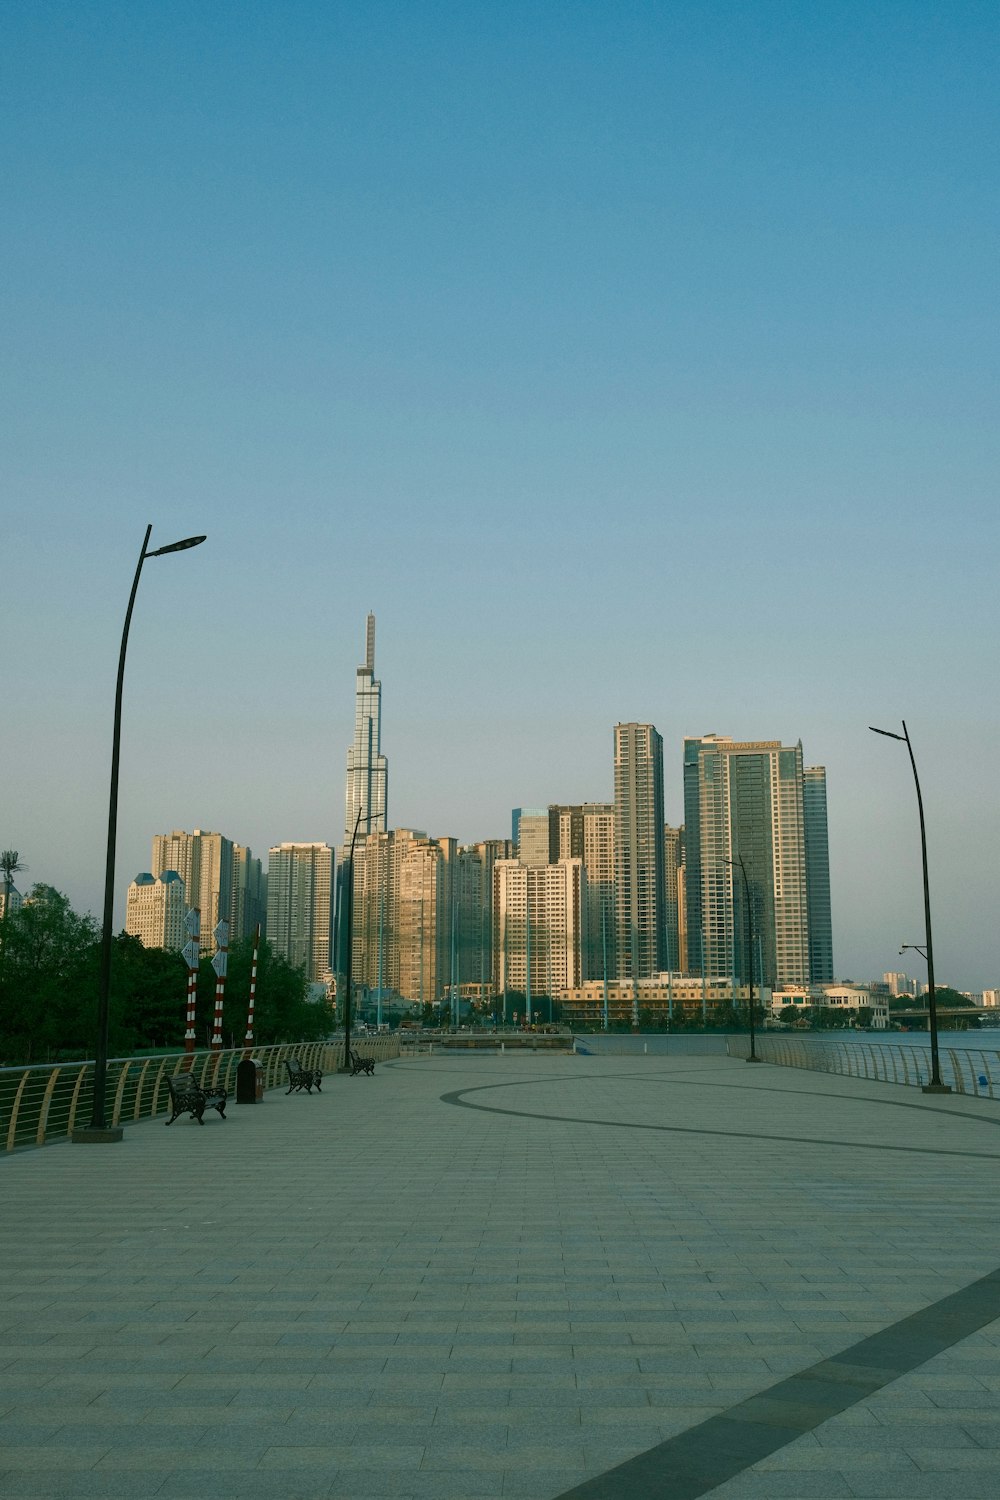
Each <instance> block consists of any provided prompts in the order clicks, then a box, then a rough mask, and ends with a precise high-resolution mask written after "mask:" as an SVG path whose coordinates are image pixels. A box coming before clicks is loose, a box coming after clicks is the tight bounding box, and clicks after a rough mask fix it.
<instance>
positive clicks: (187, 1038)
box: [181, 906, 201, 1052]
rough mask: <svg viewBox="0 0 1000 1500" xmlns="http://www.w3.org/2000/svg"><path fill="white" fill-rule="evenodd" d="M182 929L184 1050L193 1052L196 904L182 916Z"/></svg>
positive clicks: (198, 914)
mask: <svg viewBox="0 0 1000 1500" xmlns="http://www.w3.org/2000/svg"><path fill="white" fill-rule="evenodd" d="M184 931H185V932H186V933H187V935H188V940H187V942H186V943H185V944H184V947H183V948H182V949H181V956H182V957H183V958H184V960H185V962H186V963H187V970H188V982H187V1029H186V1031H185V1032H184V1051H185V1052H193V1051H194V1044H195V1034H194V1005H195V1001H196V999H197V998H198V961H199V959H200V958H201V948H200V947H199V944H198V935H199V933H200V932H201V912H200V911H199V910H198V908H197V907H196V906H192V907H191V909H190V910H189V912H188V913H187V916H186V917H185V918H184Z"/></svg>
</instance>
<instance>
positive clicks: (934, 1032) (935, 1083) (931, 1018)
mask: <svg viewBox="0 0 1000 1500" xmlns="http://www.w3.org/2000/svg"><path fill="white" fill-rule="evenodd" d="M902 724H903V732H902V734H896V733H895V732H894V731H893V730H891V729H876V728H875V725H874V724H869V726H868V728H869V729H870V730H871V732H872V734H882V735H885V737H886V739H889V740H902V742H903V744H904V745H905V746H906V748H907V750H908V751H909V754H910V766H911V767H912V770H913V785H914V786H915V787H916V789H917V812H918V814H919V817H920V858H921V863H922V867H923V875H924V932H925V934H926V945H925V946H926V948H927V954H926V957H927V1019H928V1022H929V1026H930V1033H931V1081H930V1083H925V1084H924V1086H923V1090H924V1093H925V1094H950V1093H951V1087H950V1085H948V1084H947V1083H942V1082H941V1062H940V1058H939V1056H938V1024H937V997H936V994H935V990H934V947H933V943H932V940H931V888H930V882H929V880H928V878H927V831H926V829H925V827H924V799H923V797H922V796H921V795H920V778H919V777H918V775H917V762H916V760H915V759H914V756H913V746H912V745H911V744H910V735H909V731H908V730H907V728H906V720H905V719H903V720H902Z"/></svg>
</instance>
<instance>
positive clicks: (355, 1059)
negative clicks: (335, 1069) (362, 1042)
mask: <svg viewBox="0 0 1000 1500" xmlns="http://www.w3.org/2000/svg"><path fill="white" fill-rule="evenodd" d="M350 1059H351V1077H352V1078H354V1077H356V1075H357V1074H358V1073H368V1074H369V1075H370V1074H372V1073H374V1072H375V1059H374V1057H362V1056H361V1054H360V1053H358V1052H355V1051H354V1048H353V1047H352V1048H351V1051H350Z"/></svg>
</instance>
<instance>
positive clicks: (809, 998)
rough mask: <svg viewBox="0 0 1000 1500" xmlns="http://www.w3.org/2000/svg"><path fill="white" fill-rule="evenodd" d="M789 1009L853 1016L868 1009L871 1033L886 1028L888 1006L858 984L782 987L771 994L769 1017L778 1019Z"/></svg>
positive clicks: (882, 998) (887, 1023)
mask: <svg viewBox="0 0 1000 1500" xmlns="http://www.w3.org/2000/svg"><path fill="white" fill-rule="evenodd" d="M790 1006H801V1007H802V1010H803V1013H804V1012H805V1011H806V1010H808V1009H810V1008H813V1007H822V1008H824V1009H827V1008H828V1009H830V1010H840V1011H848V1012H852V1013H854V1014H856V1013H857V1012H858V1011H860V1010H869V1011H870V1012H871V1017H870V1025H871V1027H872V1029H873V1030H874V1031H884V1030H885V1029H886V1028H887V1027H888V1025H889V1005H888V1002H887V1000H886V998H885V996H884V995H879V994H877V993H875V992H874V991H873V990H872V989H871V988H869V987H866V986H865V985H860V984H813V985H785V986H783V987H782V988H781V989H777V990H773V991H772V992H771V1013H772V1015H774V1016H777V1015H778V1014H779V1013H780V1012H781V1011H782V1010H785V1009H787V1008H788V1007H790Z"/></svg>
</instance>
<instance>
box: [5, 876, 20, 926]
mask: <svg viewBox="0 0 1000 1500" xmlns="http://www.w3.org/2000/svg"><path fill="white" fill-rule="evenodd" d="M23 905H24V898H23V896H22V895H21V892H20V891H19V890H18V889H17V888H16V886H13V885H12V886H11V888H10V909H11V911H12V912H15V911H20V910H21V907H22V906H23ZM6 912H7V889H6V886H5V885H4V884H3V883H2V882H0V919H2V918H3V917H4V916H5V915H6Z"/></svg>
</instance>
